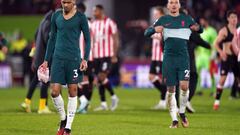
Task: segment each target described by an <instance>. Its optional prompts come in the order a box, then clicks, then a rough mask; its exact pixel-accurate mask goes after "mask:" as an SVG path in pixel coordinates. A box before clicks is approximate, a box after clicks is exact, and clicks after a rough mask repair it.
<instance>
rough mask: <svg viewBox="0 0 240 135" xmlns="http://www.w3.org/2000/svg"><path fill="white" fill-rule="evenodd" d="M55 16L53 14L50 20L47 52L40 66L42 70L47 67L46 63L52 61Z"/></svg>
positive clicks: (55, 30)
mask: <svg viewBox="0 0 240 135" xmlns="http://www.w3.org/2000/svg"><path fill="white" fill-rule="evenodd" d="M55 16H56V13H54V14H53V15H52V18H51V30H50V33H49V39H48V43H47V50H46V54H45V58H44V63H43V65H41V66H44V68H46V67H47V66H48V63H49V62H50V60H51V59H52V55H53V53H54V49H55V43H56V35H57V26H56V22H55V20H56V18H55Z"/></svg>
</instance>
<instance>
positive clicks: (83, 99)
mask: <svg viewBox="0 0 240 135" xmlns="http://www.w3.org/2000/svg"><path fill="white" fill-rule="evenodd" d="M79 100H80V103H82V102H86V101H88V100H87V98H86V96H84V95H82V96H81V97H80V98H79Z"/></svg>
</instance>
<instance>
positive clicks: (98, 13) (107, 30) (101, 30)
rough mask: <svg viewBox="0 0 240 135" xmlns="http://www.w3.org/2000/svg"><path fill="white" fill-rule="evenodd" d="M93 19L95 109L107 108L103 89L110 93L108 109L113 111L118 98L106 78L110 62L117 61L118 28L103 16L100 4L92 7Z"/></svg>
mask: <svg viewBox="0 0 240 135" xmlns="http://www.w3.org/2000/svg"><path fill="white" fill-rule="evenodd" d="M93 16H94V17H95V20H94V21H93V23H92V25H91V29H92V32H93V37H94V38H93V41H94V43H93V54H94V63H95V67H94V68H95V72H96V75H97V78H98V87H99V94H100V98H101V105H100V106H99V107H97V108H95V109H94V110H95V111H101V110H108V105H107V102H106V97H105V89H107V90H108V92H109V93H110V95H111V99H112V105H111V107H110V109H111V110H112V111H114V110H115V109H116V108H117V106H118V102H119V99H118V97H117V95H116V94H115V93H114V90H113V87H112V85H111V83H110V82H109V80H108V74H109V73H110V70H111V64H112V63H116V62H117V52H118V46H119V45H118V44H119V41H118V30H117V25H116V23H115V22H114V21H113V20H112V19H110V18H109V17H107V16H105V14H104V8H103V6H102V5H96V6H95V7H94V9H93Z"/></svg>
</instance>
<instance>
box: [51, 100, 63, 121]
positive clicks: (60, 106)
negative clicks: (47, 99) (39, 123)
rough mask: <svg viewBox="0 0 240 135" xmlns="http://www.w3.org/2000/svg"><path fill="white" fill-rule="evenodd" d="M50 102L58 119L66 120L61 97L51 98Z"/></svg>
mask: <svg viewBox="0 0 240 135" xmlns="http://www.w3.org/2000/svg"><path fill="white" fill-rule="evenodd" d="M52 101H53V103H54V106H55V108H56V109H57V112H58V113H59V115H60V119H61V120H62V121H63V120H65V119H66V113H65V109H64V101H63V98H62V96H61V95H59V96H58V97H55V98H53V97H52Z"/></svg>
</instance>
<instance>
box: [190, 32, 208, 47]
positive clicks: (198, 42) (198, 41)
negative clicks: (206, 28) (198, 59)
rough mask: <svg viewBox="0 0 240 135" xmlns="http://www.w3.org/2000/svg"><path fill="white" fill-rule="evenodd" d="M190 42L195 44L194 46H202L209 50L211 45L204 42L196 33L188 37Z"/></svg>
mask: <svg viewBox="0 0 240 135" xmlns="http://www.w3.org/2000/svg"><path fill="white" fill-rule="evenodd" d="M190 40H191V41H193V42H194V43H196V45H199V46H202V47H204V48H206V49H211V45H210V44H209V43H208V42H206V41H204V40H203V39H202V38H201V36H200V35H199V33H197V32H193V33H192V34H191V36H190Z"/></svg>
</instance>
